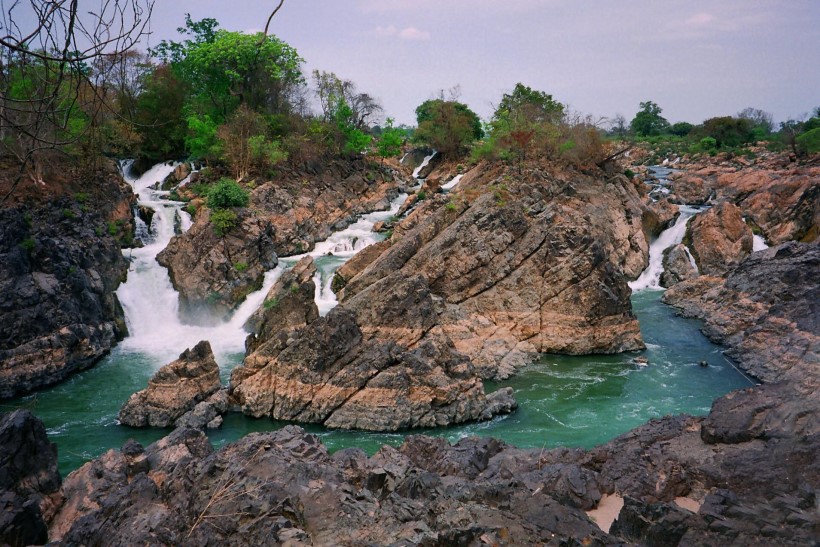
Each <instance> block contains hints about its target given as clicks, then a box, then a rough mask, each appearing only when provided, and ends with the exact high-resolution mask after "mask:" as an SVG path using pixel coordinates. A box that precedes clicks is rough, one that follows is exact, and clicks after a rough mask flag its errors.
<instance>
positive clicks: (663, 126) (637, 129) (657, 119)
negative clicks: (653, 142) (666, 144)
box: [629, 101, 669, 137]
mask: <svg viewBox="0 0 820 547" xmlns="http://www.w3.org/2000/svg"><path fill="white" fill-rule="evenodd" d="M661 112H662V110H661V107H659V106H658V105H657V104H655V103H653V102H652V101H646V102H642V103H641V104H640V110H639V111H638V113H637V114H635V117H634V118H632V122H630V124H629V126H630V128H631V129H632V131H633V132H634V133H635V134H636V135H638V136H640V137H653V136H657V135H662V134H663V133H666V132H667V131H668V130H669V122H668V121H666V118H664V117H663V116H661Z"/></svg>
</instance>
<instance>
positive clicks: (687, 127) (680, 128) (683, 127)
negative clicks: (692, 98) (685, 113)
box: [669, 122, 695, 137]
mask: <svg viewBox="0 0 820 547" xmlns="http://www.w3.org/2000/svg"><path fill="white" fill-rule="evenodd" d="M694 127H695V126H694V125H692V124H691V123H689V122H677V123H673V124H672V127H670V128H669V132H670V133H672V134H673V135H677V136H678V137H685V136H686V135H688V134H689V133H690V132H691V131H692V129H693V128H694Z"/></svg>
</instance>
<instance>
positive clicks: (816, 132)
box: [795, 127, 820, 154]
mask: <svg viewBox="0 0 820 547" xmlns="http://www.w3.org/2000/svg"><path fill="white" fill-rule="evenodd" d="M795 142H796V143H797V148H798V150H800V151H801V152H804V153H807V154H815V153H817V152H820V127H817V128H815V129H812V130H811V131H807V132H806V133H803V134H802V135H799V136H798V137H797V139H795Z"/></svg>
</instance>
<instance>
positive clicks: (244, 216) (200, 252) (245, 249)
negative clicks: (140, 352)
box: [157, 209, 278, 323]
mask: <svg viewBox="0 0 820 547" xmlns="http://www.w3.org/2000/svg"><path fill="white" fill-rule="evenodd" d="M210 215H211V212H210V211H209V210H208V209H203V210H202V213H201V214H198V215H197V220H196V222H195V223H194V225H193V226H191V228H190V229H189V230H188V231H187V232H185V233H184V234H182V235H179V236H174V237H173V238H172V239H171V241H170V242H169V243H168V246H167V247H166V248H165V249H163V250H162V251H161V252H160V253H159V254H158V255H157V262H159V263H160V264H161V265H163V266H165V267H166V268H168V273H169V275H170V276H171V282H172V283H173V285H174V287H175V288H176V289H177V291H179V311H180V314H181V315H182V316H183V317H185V318H186V320H188V321H191V322H194V323H207V322H209V321H212V320H213V317H212V316H214V315H215V316H216V317H217V318H220V317H221V318H224V317H225V316H227V315H228V314H229V313H230V312H231V311H233V310H234V309H235V308H236V307H237V306H238V305H239V304H240V303H241V302H242V301H243V300H244V298H245V296H247V294H248V293H249V292H251V291H253V290H256V289H259V288H260V287H261V286H262V282H263V280H264V276H265V272H266V271H267V270H270V269H271V268H273V267H275V266H276V264H277V262H278V260H277V258H276V253H275V252H274V245H273V237H274V229H273V227H272V226H271V223H270V222H269V221H268V220H265V219H263V218H258V217H257V216H256V215H254V214H253V213H251V212H250V211H249V210H246V209H243V210H237V215H238V218H237V224H236V226H234V227H233V228H231V229H229V230H228V231H227V232H225V233H223V234H222V235H221V236H219V235H217V233H216V231H215V230H214V228H213V226H212V225H211V224H210V222H209V219H210Z"/></svg>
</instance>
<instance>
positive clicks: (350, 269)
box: [330, 239, 391, 293]
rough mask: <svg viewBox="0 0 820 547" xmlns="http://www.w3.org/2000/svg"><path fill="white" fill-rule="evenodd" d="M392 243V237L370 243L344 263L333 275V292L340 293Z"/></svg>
mask: <svg viewBox="0 0 820 547" xmlns="http://www.w3.org/2000/svg"><path fill="white" fill-rule="evenodd" d="M390 245H391V241H390V239H384V240H382V241H379V242H378V243H374V244H373V245H368V246H367V247H365V248H364V249H362V250H361V251H359V252H358V253H356V254H355V255H353V257H352V258H351V259H350V260H348V261H347V262H345V263H344V264H342V266H341V267H340V268H339V269H338V270H336V274H335V275H334V276H333V282H332V284H331V287H330V288H331V289H332V290H333V292H335V293H338V292H340V291H341V290H342V289H344V286H345V285H346V284H347V282H348V281H349V280H351V279H353V277H355V276H356V274H358V273H359V272H361V271H362V270H364V269H365V268H366V267H367V266H368V264H370V263H371V262H373V261H374V260H376V259H377V258H378V257H379V255H381V254H382V252H384V250H385V249H387V248H388V247H390Z"/></svg>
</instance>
